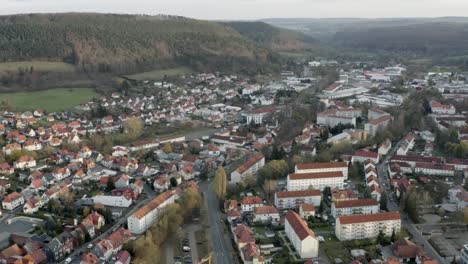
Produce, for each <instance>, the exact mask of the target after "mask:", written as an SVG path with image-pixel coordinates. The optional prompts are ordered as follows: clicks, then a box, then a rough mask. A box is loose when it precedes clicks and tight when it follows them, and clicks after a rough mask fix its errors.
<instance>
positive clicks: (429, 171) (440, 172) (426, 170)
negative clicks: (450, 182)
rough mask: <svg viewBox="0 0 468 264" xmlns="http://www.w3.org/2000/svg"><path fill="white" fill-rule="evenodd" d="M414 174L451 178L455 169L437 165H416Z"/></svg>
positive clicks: (451, 166)
mask: <svg viewBox="0 0 468 264" xmlns="http://www.w3.org/2000/svg"><path fill="white" fill-rule="evenodd" d="M414 172H415V173H422V174H426V175H434V176H453V175H455V167H454V166H453V165H446V164H437V163H434V164H432V163H416V165H415V166H414Z"/></svg>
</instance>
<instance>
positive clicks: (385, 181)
mask: <svg viewBox="0 0 468 264" xmlns="http://www.w3.org/2000/svg"><path fill="white" fill-rule="evenodd" d="M402 143H403V141H399V142H398V143H397V144H395V146H393V148H392V149H391V150H390V151H389V152H388V154H387V155H386V156H385V158H384V159H383V160H381V161H380V163H379V164H377V174H378V177H379V180H380V183H381V188H382V191H383V192H385V193H386V194H387V197H388V199H387V207H388V210H389V211H400V206H399V205H398V204H397V203H396V200H395V199H393V198H392V195H391V194H392V191H391V188H390V177H389V175H388V171H387V167H388V166H387V164H388V162H389V160H390V159H391V157H392V156H393V155H394V154H395V153H396V151H397V150H398V148H399V147H400V146H401V144H402ZM400 213H401V225H402V227H405V228H406V229H408V232H409V233H410V234H411V236H412V237H413V240H414V241H415V242H416V244H418V245H422V246H423V248H424V250H425V251H426V252H427V253H428V254H429V256H430V257H432V258H433V259H436V260H438V261H439V262H440V263H441V264H444V263H447V261H446V260H445V259H444V258H442V257H441V256H440V255H439V254H438V253H437V251H436V250H435V249H434V248H433V247H432V245H431V244H429V242H427V240H426V239H425V238H424V237H423V236H422V234H421V232H419V230H418V229H417V228H416V226H415V225H414V223H413V221H411V219H410V218H409V217H408V215H407V214H406V213H405V212H400Z"/></svg>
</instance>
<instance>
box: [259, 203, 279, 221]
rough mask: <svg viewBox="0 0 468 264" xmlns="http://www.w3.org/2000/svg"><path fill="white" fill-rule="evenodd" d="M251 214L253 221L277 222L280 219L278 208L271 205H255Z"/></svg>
mask: <svg viewBox="0 0 468 264" xmlns="http://www.w3.org/2000/svg"><path fill="white" fill-rule="evenodd" d="M253 216H254V219H253V221H254V222H261V223H278V222H279V220H280V215H279V213H278V210H277V209H276V208H275V207H274V206H271V205H267V206H259V207H255V208H254V212H253Z"/></svg>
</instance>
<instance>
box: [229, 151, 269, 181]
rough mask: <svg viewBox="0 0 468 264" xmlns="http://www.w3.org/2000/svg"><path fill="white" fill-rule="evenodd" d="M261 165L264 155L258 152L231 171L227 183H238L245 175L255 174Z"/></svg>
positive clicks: (262, 164) (263, 161)
mask: <svg viewBox="0 0 468 264" xmlns="http://www.w3.org/2000/svg"><path fill="white" fill-rule="evenodd" d="M263 166H265V156H263V154H261V153H259V154H257V155H255V156H253V157H252V158H250V159H249V160H248V161H247V162H246V163H244V164H243V165H242V166H240V167H239V168H237V169H236V170H235V171H233V172H232V173H231V179H230V181H229V183H232V184H233V183H240V182H241V181H242V180H244V179H245V178H246V177H248V176H251V175H256V174H257V172H258V170H260V169H261V168H262V167H263Z"/></svg>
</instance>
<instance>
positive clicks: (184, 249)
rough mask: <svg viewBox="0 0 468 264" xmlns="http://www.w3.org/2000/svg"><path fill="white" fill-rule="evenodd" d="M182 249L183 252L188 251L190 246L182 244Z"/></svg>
mask: <svg viewBox="0 0 468 264" xmlns="http://www.w3.org/2000/svg"><path fill="white" fill-rule="evenodd" d="M182 250H183V251H184V252H190V247H189V246H183V247H182Z"/></svg>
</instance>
